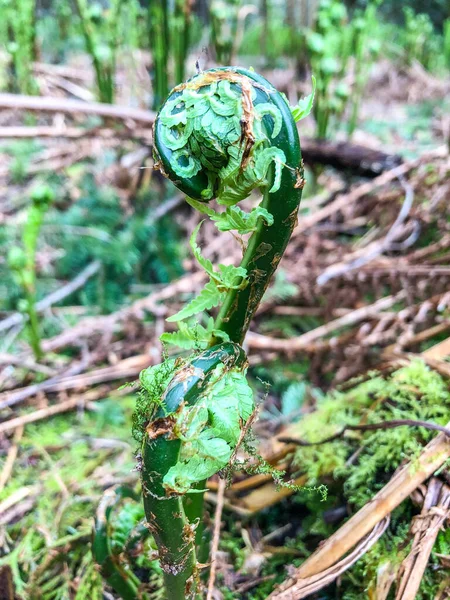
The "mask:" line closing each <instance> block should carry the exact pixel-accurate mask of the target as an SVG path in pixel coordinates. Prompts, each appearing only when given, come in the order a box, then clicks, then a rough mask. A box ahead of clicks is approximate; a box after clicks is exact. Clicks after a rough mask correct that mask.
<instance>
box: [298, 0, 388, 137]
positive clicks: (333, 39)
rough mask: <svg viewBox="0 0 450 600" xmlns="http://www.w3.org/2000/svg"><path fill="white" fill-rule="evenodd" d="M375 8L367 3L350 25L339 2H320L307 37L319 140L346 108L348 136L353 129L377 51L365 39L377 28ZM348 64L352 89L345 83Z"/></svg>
mask: <svg viewBox="0 0 450 600" xmlns="http://www.w3.org/2000/svg"><path fill="white" fill-rule="evenodd" d="M377 4H378V2H376V1H375V2H370V3H369V4H368V6H367V8H366V9H365V11H364V12H363V13H360V14H359V15H356V17H355V18H354V19H353V20H352V21H349V19H348V14H347V10H346V8H345V5H344V4H343V3H342V2H339V1H337V0H322V2H321V3H320V5H319V10H318V13H317V20H316V24H315V27H314V29H313V30H310V31H309V32H308V34H307V49H308V53H309V57H310V63H311V69H312V71H313V73H314V75H315V76H316V78H317V96H316V103H315V105H314V117H315V120H316V124H317V130H316V132H317V133H316V135H317V137H319V138H326V137H328V136H329V135H330V133H331V132H333V131H334V130H335V129H336V128H337V126H338V125H339V124H340V123H341V122H342V120H343V118H344V113H345V111H346V109H347V108H348V109H349V111H350V115H349V121H348V133H349V135H351V134H352V133H353V131H354V129H355V127H356V123H357V117H358V110H359V105H360V99H361V96H362V93H363V90H364V85H365V82H366V80H367V77H368V70H369V66H370V64H371V59H373V56H374V53H375V52H376V50H377V47H378V43H377V41H375V42H372V41H371V40H370V39H369V35H368V33H369V32H370V33H371V35H372V33H373V29H374V26H375V24H376V6H377ZM352 63H353V64H352ZM351 64H352V68H353V73H354V77H353V80H354V83H353V84H352V85H350V84H348V83H347V82H346V81H345V75H346V74H347V71H348V68H349V67H350V65H351Z"/></svg>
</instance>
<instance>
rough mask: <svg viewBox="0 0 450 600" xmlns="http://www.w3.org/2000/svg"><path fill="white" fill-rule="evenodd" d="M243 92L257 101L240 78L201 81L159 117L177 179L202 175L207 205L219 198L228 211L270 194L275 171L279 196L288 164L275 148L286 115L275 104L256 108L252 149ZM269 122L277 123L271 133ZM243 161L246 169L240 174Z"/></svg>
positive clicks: (186, 89) (171, 101)
mask: <svg viewBox="0 0 450 600" xmlns="http://www.w3.org/2000/svg"><path fill="white" fill-rule="evenodd" d="M239 85H241V86H243V87H239ZM249 87H250V89H248V88H249ZM244 92H245V93H246V94H247V93H248V94H250V95H251V98H252V100H254V99H255V97H256V91H255V89H254V87H253V86H249V84H248V83H247V84H246V83H245V79H244V78H243V77H242V76H240V75H239V74H238V73H236V74H235V75H234V76H232V77H230V78H229V79H225V78H224V79H220V78H218V79H217V80H215V81H212V82H211V79H210V78H208V77H207V76H205V77H203V76H201V75H198V76H197V78H196V82H195V84H194V83H191V84H190V85H187V86H186V87H184V88H183V90H182V91H181V93H177V94H174V97H173V99H172V98H171V99H169V100H168V101H167V102H166V103H165V104H164V106H163V108H162V109H161V112H160V113H159V116H158V119H159V121H160V124H161V129H160V136H161V142H162V143H163V144H164V145H165V146H166V147H167V148H168V149H170V150H171V151H172V155H171V159H170V165H171V168H172V169H173V171H174V173H175V174H176V175H177V176H178V177H182V178H186V179H187V178H192V177H194V176H195V175H197V174H198V173H199V172H200V171H202V173H203V174H204V175H206V177H207V187H205V188H204V189H203V191H202V192H201V196H202V197H203V198H204V199H205V200H210V199H211V198H213V197H215V198H217V201H218V202H219V204H223V205H225V206H233V205H235V204H237V202H239V201H240V200H243V199H245V198H247V197H248V196H249V194H250V192H251V191H252V190H254V189H255V188H267V187H268V186H269V167H271V166H273V167H274V169H275V177H274V179H273V182H271V189H270V191H271V192H275V191H277V190H278V189H279V187H280V178H281V170H282V168H283V165H284V163H285V160H286V158H285V154H284V152H283V151H282V150H281V149H280V148H276V147H274V146H271V145H270V143H271V139H272V138H276V137H277V136H278V134H279V132H280V127H281V114H280V112H279V110H278V109H277V108H276V107H275V106H273V105H272V104H268V103H267V104H263V103H262V104H256V105H255V106H254V107H253V113H252V115H251V116H249V117H248V118H250V119H251V120H252V126H253V136H254V143H253V144H252V145H251V147H250V149H248V148H247V144H246V143H242V139H241V137H242V128H241V120H242V119H243V118H247V117H246V116H245V115H244V112H243V111H244V103H243V94H244ZM266 116H267V117H269V118H270V120H271V122H272V127H271V128H267V126H266V125H265V124H264V123H263V118H264V117H266ZM246 153H249V156H248V157H247V156H246ZM243 161H244V162H245V165H246V168H245V169H243V168H241V165H242V164H243Z"/></svg>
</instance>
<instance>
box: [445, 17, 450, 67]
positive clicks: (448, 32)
mask: <svg viewBox="0 0 450 600" xmlns="http://www.w3.org/2000/svg"><path fill="white" fill-rule="evenodd" d="M444 57H445V65H446V67H447V68H448V69H450V18H448V19H446V20H445V21H444Z"/></svg>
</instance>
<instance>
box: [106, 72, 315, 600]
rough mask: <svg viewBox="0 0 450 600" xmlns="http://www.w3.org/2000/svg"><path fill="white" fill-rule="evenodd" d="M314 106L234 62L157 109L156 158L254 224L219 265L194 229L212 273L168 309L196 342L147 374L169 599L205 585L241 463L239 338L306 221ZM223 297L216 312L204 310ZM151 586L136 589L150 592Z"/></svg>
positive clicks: (139, 428)
mask: <svg viewBox="0 0 450 600" xmlns="http://www.w3.org/2000/svg"><path fill="white" fill-rule="evenodd" d="M311 105H312V96H311V97H309V98H306V99H305V100H303V101H302V102H301V103H300V104H299V105H298V106H296V107H295V108H291V107H289V105H288V103H287V101H286V99H285V98H284V96H282V95H281V94H280V93H279V92H277V91H276V90H275V89H274V88H273V87H272V86H271V85H270V83H269V82H268V81H267V80H265V79H264V78H263V77H261V76H260V75H257V74H256V73H254V72H253V71H246V70H244V69H240V68H234V67H233V68H232V67H224V68H219V69H213V70H210V71H206V72H203V73H199V74H198V75H196V76H195V77H194V78H192V79H190V80H189V81H187V82H186V83H184V84H181V85H179V86H177V87H176V88H174V90H172V92H171V93H170V94H169V96H168V98H167V99H166V101H165V103H164V104H163V106H162V108H161V110H160V112H159V114H158V116H157V118H156V122H155V129H154V148H155V159H156V167H157V168H159V169H160V170H161V172H162V173H163V174H164V175H166V176H167V177H169V178H170V179H172V181H173V182H174V183H175V185H176V186H177V187H178V188H179V189H180V190H182V191H183V192H185V193H186V194H187V196H188V198H187V201H188V202H189V204H191V206H193V207H194V208H195V209H197V210H199V211H200V212H201V213H202V214H204V215H205V216H206V217H209V218H211V219H212V220H213V222H214V223H215V225H216V226H217V228H218V230H219V231H231V232H233V233H235V234H236V235H238V236H243V235H248V234H249V235H250V238H249V240H248V242H247V243H246V249H245V251H244V256H243V259H242V262H241V264H240V265H239V266H234V265H226V266H225V265H221V264H219V265H217V266H216V265H213V264H212V262H211V261H210V260H208V259H206V258H205V257H203V255H202V252H201V248H200V247H199V245H198V242H197V237H198V233H199V230H200V228H201V225H202V223H200V224H199V225H198V226H197V227H196V228H195V230H194V231H193V233H192V235H191V240H190V244H191V248H192V252H193V254H194V256H195V258H196V259H197V261H198V262H199V264H200V265H201V266H202V268H203V269H204V270H205V271H206V273H207V275H208V277H209V281H208V282H207V284H206V285H205V287H204V289H203V290H202V292H201V293H200V294H199V295H197V297H196V298H194V299H193V300H192V301H191V302H189V303H188V304H187V305H186V306H184V307H183V308H182V309H181V310H180V311H179V312H178V313H177V314H175V315H173V316H171V317H169V319H168V321H169V322H173V323H176V324H177V326H178V330H177V331H175V332H172V333H165V334H163V336H162V338H161V339H162V341H163V342H165V343H167V344H175V345H177V346H179V347H181V348H183V349H188V350H194V352H193V354H192V355H191V356H189V357H188V358H186V359H181V358H178V359H176V360H173V359H166V360H165V361H164V362H163V363H162V364H161V365H157V366H154V367H150V368H149V369H146V370H145V371H143V372H142V373H141V376H140V381H141V390H140V392H139V397H138V403H137V409H136V412H135V417H134V432H133V433H134V437H135V438H136V440H137V441H138V442H139V445H140V454H141V457H142V461H141V467H140V469H141V475H142V492H143V499H144V509H145V513H146V518H147V521H148V528H149V530H150V532H151V533H152V535H153V537H154V540H155V542H156V545H157V547H158V554H159V560H160V566H161V568H162V571H163V576H164V581H165V587H166V590H165V592H166V596H167V598H168V599H169V600H181V599H183V600H184V599H186V598H196V597H198V596H199V594H201V582H200V577H199V571H200V566H199V562H201V561H199V553H200V554H202V552H203V550H202V545H203V541H204V540H203V538H204V536H203V530H202V513H203V494H204V491H205V487H206V479H207V478H208V477H211V476H212V475H214V474H215V473H217V472H218V471H220V470H222V469H224V468H227V467H229V466H230V463H232V462H233V460H234V457H235V455H236V452H237V449H238V447H239V445H240V444H241V443H242V440H243V438H244V436H245V434H246V431H247V429H248V427H249V426H250V424H251V421H252V418H253V417H252V416H253V414H254V410H255V406H254V400H253V393H252V389H251V388H250V386H249V384H248V382H247V379H246V370H247V358H246V355H245V352H244V350H243V349H242V348H241V346H240V344H241V343H242V342H243V339H244V337H245V333H246V331H247V329H248V327H249V324H250V321H251V319H252V317H253V315H254V313H255V311H256V309H257V307H258V305H259V303H260V301H261V298H262V296H263V294H264V292H265V290H266V288H267V286H268V284H269V282H270V279H271V277H272V275H273V273H274V271H275V270H276V268H277V266H278V264H279V261H280V259H281V257H282V255H283V252H284V250H285V248H286V246H287V243H288V241H289V238H290V236H291V233H292V230H293V228H294V225H295V223H296V220H297V212H298V206H299V203H300V198H301V190H302V187H303V173H302V167H301V154H300V145H299V139H298V133H297V128H296V124H295V122H296V120H299V119H300V118H302V116H304V115H305V114H307V113H308V112H309V110H310V109H311ZM254 190H260V191H261V192H262V193H263V199H262V202H261V203H260V205H259V206H257V207H255V208H253V210H251V212H249V213H247V212H245V211H243V210H242V209H241V208H240V207H239V206H237V204H238V203H239V202H240V201H242V200H244V199H246V198H247V197H248V196H249V195H250V194H251V193H252V192H253V191H254ZM213 199H215V200H216V207H215V208H213V207H212V206H211V205H210V204H209V202H210V201H211V200H213ZM244 245H245V242H244V241H243V246H244ZM216 307H219V309H218V313H217V318H216V319H215V320H214V319H213V317H209V318H207V319H206V320H205V319H201V318H200V319H199V318H198V317H197V315H198V314H199V313H204V312H205V311H209V310H211V309H214V308H216ZM103 530H104V528H103ZM203 562H204V561H203ZM108 564H111V561H109V562H108ZM114 575H115V576H117V572H115V573H114ZM122 577H123V574H122ZM119 580H120V574H119ZM109 581H110V583H111V584H112V585H113V587H114V583H115V584H116V589H117V581H118V580H117V578H116V580H115V582H114V583H113V582H112V578H111V574H110V575H109ZM122 583H123V582H122ZM133 585H134V584H133ZM143 585H144V587H143V588H142V587H140V588H139V587H137V588H136V590H135V593H136V596H135V597H139V596H138V594H140V593H144V592H145V584H143ZM122 587H124V586H122ZM125 587H126V586H125ZM128 588H129V586H128ZM128 588H127V593H128V592H129V589H128ZM127 597H130V596H127Z"/></svg>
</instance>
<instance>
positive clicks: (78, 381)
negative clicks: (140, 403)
mask: <svg viewBox="0 0 450 600" xmlns="http://www.w3.org/2000/svg"><path fill="white" fill-rule="evenodd" d="M151 362H152V360H151V356H150V355H149V354H141V355H138V356H133V357H131V358H126V359H124V360H121V361H120V362H119V363H117V364H115V365H112V366H111V367H104V368H103V369H97V370H95V371H91V372H89V373H81V374H76V375H70V376H67V375H65V374H64V375H62V376H59V377H52V378H51V379H47V380H46V381H43V382H41V383H35V384H33V385H28V386H27V387H24V388H21V389H18V390H15V391H14V392H4V393H3V394H0V410H1V409H4V408H8V407H11V406H14V405H16V404H18V403H19V402H23V400H25V399H27V398H30V397H31V396H35V395H36V394H39V393H44V392H46V393H49V392H54V393H55V392H63V391H66V390H73V389H80V388H85V387H88V386H90V385H96V384H98V383H105V382H107V381H108V382H109V381H117V380H118V379H127V378H128V377H135V376H136V375H138V374H139V373H140V372H141V371H142V369H145V368H147V367H148V366H150V364H151ZM1 427H2V424H0V431H1Z"/></svg>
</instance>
